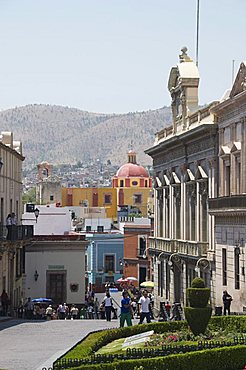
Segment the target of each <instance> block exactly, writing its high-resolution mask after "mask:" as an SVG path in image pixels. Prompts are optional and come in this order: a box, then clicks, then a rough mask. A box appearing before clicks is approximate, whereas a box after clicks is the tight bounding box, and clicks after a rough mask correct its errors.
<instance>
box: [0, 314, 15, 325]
mask: <svg viewBox="0 0 246 370" xmlns="http://www.w3.org/2000/svg"><path fill="white" fill-rule="evenodd" d="M12 319H13V317H11V316H0V323H1V322H5V321H9V320H12Z"/></svg>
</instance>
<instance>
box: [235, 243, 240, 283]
mask: <svg viewBox="0 0 246 370" xmlns="http://www.w3.org/2000/svg"><path fill="white" fill-rule="evenodd" d="M234 269H235V289H240V249H239V248H235V251H234Z"/></svg>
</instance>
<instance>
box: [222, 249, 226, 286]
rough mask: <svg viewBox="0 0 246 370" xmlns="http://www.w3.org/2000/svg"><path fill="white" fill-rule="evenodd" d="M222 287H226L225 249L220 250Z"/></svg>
mask: <svg viewBox="0 0 246 370" xmlns="http://www.w3.org/2000/svg"><path fill="white" fill-rule="evenodd" d="M222 285H227V253H226V249H225V248H222Z"/></svg>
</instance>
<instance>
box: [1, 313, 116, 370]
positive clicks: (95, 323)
mask: <svg viewBox="0 0 246 370" xmlns="http://www.w3.org/2000/svg"><path fill="white" fill-rule="evenodd" d="M118 326H119V323H118V321H117V320H113V321H111V322H106V321H103V320H52V321H23V320H10V321H6V322H0V343H1V346H0V369H6V370H42V369H45V368H46V369H48V368H51V367H52V364H53V362H54V361H55V360H56V359H57V358H58V357H59V356H61V355H62V354H63V353H64V352H66V351H67V350H68V349H69V348H71V347H72V346H73V345H74V344H76V343H77V342H78V341H80V340H81V339H82V338H83V337H85V336H86V335H87V334H88V333H89V332H91V331H95V330H100V329H107V328H113V327H118Z"/></svg>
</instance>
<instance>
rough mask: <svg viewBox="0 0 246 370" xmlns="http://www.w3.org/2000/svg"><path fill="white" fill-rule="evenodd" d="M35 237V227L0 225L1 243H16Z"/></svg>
mask: <svg viewBox="0 0 246 370" xmlns="http://www.w3.org/2000/svg"><path fill="white" fill-rule="evenodd" d="M32 237H33V225H12V226H9V227H8V228H7V226H4V225H0V241H1V242H5V241H6V242H14V241H21V240H28V239H31V238H32Z"/></svg>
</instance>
